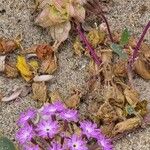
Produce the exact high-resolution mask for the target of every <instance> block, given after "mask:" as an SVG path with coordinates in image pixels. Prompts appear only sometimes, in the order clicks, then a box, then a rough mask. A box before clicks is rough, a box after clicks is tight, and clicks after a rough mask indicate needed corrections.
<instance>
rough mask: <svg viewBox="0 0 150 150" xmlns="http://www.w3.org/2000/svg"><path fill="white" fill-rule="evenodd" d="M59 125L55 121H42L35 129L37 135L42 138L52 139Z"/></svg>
mask: <svg viewBox="0 0 150 150" xmlns="http://www.w3.org/2000/svg"><path fill="white" fill-rule="evenodd" d="M58 129H59V125H58V123H57V122H56V121H51V120H42V121H41V122H40V123H39V124H38V125H37V128H36V131H37V132H38V135H39V136H41V137H43V138H52V137H53V136H55V135H56V134H57V133H58Z"/></svg>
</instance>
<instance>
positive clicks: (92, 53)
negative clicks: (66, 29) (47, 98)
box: [77, 24, 102, 65]
mask: <svg viewBox="0 0 150 150" xmlns="http://www.w3.org/2000/svg"><path fill="white" fill-rule="evenodd" d="M77 32H78V34H79V36H80V39H81V40H82V41H83V42H84V44H85V45H86V46H87V48H88V50H89V51H90V55H91V56H92V58H93V59H94V61H95V63H96V64H97V65H100V64H101V63H102V60H101V59H100V58H99V57H98V56H97V54H96V53H95V50H94V48H93V47H92V45H91V44H90V43H89V41H88V40H87V38H86V36H85V35H84V33H83V32H82V31H81V25H80V24H78V25H77Z"/></svg>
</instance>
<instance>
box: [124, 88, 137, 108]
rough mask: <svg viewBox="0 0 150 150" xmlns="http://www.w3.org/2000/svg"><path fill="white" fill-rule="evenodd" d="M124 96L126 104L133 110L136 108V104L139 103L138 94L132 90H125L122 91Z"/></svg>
mask: <svg viewBox="0 0 150 150" xmlns="http://www.w3.org/2000/svg"><path fill="white" fill-rule="evenodd" d="M124 95H125V98H126V100H127V102H128V103H129V104H130V105H131V106H132V107H133V108H134V107H136V105H137V103H138V102H139V98H140V97H139V93H138V92H137V91H135V90H134V89H131V88H130V89H129V88H126V89H125V90H124Z"/></svg>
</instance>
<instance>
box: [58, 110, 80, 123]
mask: <svg viewBox="0 0 150 150" xmlns="http://www.w3.org/2000/svg"><path fill="white" fill-rule="evenodd" d="M60 118H61V119H63V120H66V121H68V122H71V121H74V122H77V121H78V112H77V111H76V110H71V109H65V110H64V111H62V112H61V113H60Z"/></svg>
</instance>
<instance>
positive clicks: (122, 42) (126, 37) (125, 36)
mask: <svg viewBox="0 0 150 150" xmlns="http://www.w3.org/2000/svg"><path fill="white" fill-rule="evenodd" d="M129 39H130V32H129V30H128V29H127V28H125V30H124V31H123V33H122V35H121V40H120V45H122V46H124V45H126V44H128V42H129Z"/></svg>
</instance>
